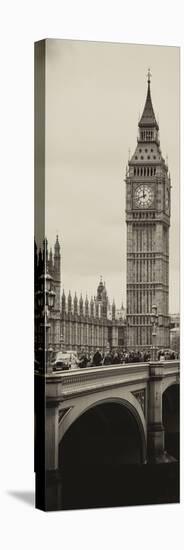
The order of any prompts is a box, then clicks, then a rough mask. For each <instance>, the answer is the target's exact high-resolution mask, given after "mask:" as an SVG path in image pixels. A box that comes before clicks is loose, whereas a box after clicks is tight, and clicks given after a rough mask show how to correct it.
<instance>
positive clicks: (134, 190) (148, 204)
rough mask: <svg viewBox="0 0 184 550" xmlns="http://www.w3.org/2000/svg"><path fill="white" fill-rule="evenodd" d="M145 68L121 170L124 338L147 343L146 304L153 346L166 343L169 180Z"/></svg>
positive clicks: (149, 340) (131, 344)
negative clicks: (141, 99)
mask: <svg viewBox="0 0 184 550" xmlns="http://www.w3.org/2000/svg"><path fill="white" fill-rule="evenodd" d="M150 76H151V75H150V71H148V88H147V97H146V102H145V106H144V110H143V114H142V117H141V118H140V121H139V124H138V138H137V146H136V149H135V152H134V154H133V155H132V157H131V159H130V160H129V162H128V168H127V172H126V179H125V183H126V224H127V325H128V327H127V331H128V334H127V340H128V346H129V347H130V348H135V347H136V346H137V347H139V348H141V347H143V348H146V347H150V346H151V345H152V330H153V329H152V316H151V313H152V307H153V305H154V306H156V308H157V314H158V317H157V322H158V327H157V346H158V347H166V348H167V347H169V227H170V209H171V180H170V175H169V172H168V166H167V164H166V162H165V160H164V158H163V156H162V153H161V148H160V139H159V126H158V123H157V120H156V118H155V113H154V110H153V105H152V99H151V90H150Z"/></svg>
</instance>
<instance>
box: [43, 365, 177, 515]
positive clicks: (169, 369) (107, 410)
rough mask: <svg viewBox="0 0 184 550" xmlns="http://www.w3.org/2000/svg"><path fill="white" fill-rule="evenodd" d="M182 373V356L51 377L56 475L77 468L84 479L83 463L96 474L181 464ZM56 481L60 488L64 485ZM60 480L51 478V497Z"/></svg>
mask: <svg viewBox="0 0 184 550" xmlns="http://www.w3.org/2000/svg"><path fill="white" fill-rule="evenodd" d="M179 372H180V364H179V361H177V360H175V361H163V362H159V361H157V362H150V363H147V362H144V363H136V364H135V363H134V364H124V365H112V366H111V365H110V366H102V367H91V368H86V369H79V368H76V369H73V370H69V371H60V372H52V373H50V374H47V375H46V376H45V382H46V383H45V402H46V410H45V442H44V445H45V471H46V473H47V474H48V479H51V480H53V479H55V480H56V479H58V477H57V476H58V473H59V474H60V473H61V472H65V470H67V472H68V471H69V472H71V473H72V472H75V479H76V477H77V472H79V471H80V472H81V471H82V469H83V467H84V469H85V471H86V468H87V472H92V471H93V468H98V470H99V468H100V467H102V466H103V468H108V467H111V466H112V465H113V467H114V465H115V466H117V468H120V467H121V472H123V469H124V471H125V469H126V466H127V464H128V465H130V467H131V468H132V466H134V465H144V464H146V465H155V464H157V465H158V464H166V463H171V462H176V463H177V462H178V460H179ZM38 376H39V375H38ZM151 467H152V466H151ZM143 470H144V471H145V466H143ZM139 471H140V470H139ZM157 471H158V470H157ZM131 472H133V470H131ZM49 476H50V477H49ZM137 477H138V476H137V474H136V478H137ZM131 478H132V476H131ZM161 480H162V476H161ZM53 483H54V486H55V487H56V486H57V490H58V487H59V483H57V482H56V481H54V482H53ZM53 483H52V481H51V483H50V482H49V488H48V495H51V494H53ZM86 483H88V482H87V480H86ZM169 483H170V482H169ZM165 485H166V490H167V485H168V483H167V482H166V483H165ZM57 498H58V497H57ZM72 498H73V497H72ZM49 499H51V500H52V499H53V497H52V496H51V497H50V496H48V501H49ZM54 502H56V499H55V497H54ZM53 507H56V503H55V504H53ZM59 507H60V508H61V507H62V506H59ZM48 509H49V505H48ZM50 509H52V504H51V505H50Z"/></svg>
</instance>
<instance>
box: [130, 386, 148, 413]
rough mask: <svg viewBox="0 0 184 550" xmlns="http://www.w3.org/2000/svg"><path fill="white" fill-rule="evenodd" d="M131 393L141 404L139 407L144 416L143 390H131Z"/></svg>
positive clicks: (144, 400)
mask: <svg viewBox="0 0 184 550" xmlns="http://www.w3.org/2000/svg"><path fill="white" fill-rule="evenodd" d="M132 394H133V395H134V397H136V399H137V401H138V402H139V405H140V406H141V409H142V411H143V413H144V416H145V412H146V399H145V397H146V396H145V390H136V391H133V392H132Z"/></svg>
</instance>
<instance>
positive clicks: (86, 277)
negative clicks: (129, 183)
mask: <svg viewBox="0 0 184 550" xmlns="http://www.w3.org/2000/svg"><path fill="white" fill-rule="evenodd" d="M46 48H47V49H46V51H47V55H46V236H47V238H48V241H49V245H50V246H53V244H54V242H55V237H56V233H58V235H59V240H60V244H61V255H62V285H63V286H64V288H65V291H66V293H68V291H69V289H70V290H71V293H72V294H73V295H74V292H75V290H76V291H77V293H78V294H80V292H82V293H83V295H84V296H85V294H86V292H87V294H88V296H89V297H91V295H94V294H96V288H97V285H98V282H99V279H100V276H101V275H102V277H103V279H104V280H105V282H106V288H107V292H108V296H109V298H110V301H112V299H113V298H114V299H115V301H116V305H117V307H120V305H121V303H122V301H123V303H124V305H125V306H126V223H125V183H124V178H125V171H126V164H127V162H128V156H129V153H128V150H129V149H130V151H131V154H133V152H134V150H135V147H136V139H137V129H138V119H139V115H141V114H142V111H143V107H144V103H145V99H146V93H147V71H148V67H150V69H151V74H152V79H151V95H152V102H153V108H154V111H155V115H156V118H157V121H158V123H159V128H160V142H161V150H162V154H163V156H164V157H165V158H166V155H168V166H169V170H170V173H171V181H172V195H171V201H172V207H171V228H170V312H178V311H179V48H174V47H163V46H162V47H161V46H137V45H127V44H126V45H123V44H110V43H98V42H96V43H95V42H79V41H67V40H51V39H49V40H48V41H47V47H46Z"/></svg>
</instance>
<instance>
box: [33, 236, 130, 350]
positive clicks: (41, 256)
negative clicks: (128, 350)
mask: <svg viewBox="0 0 184 550" xmlns="http://www.w3.org/2000/svg"><path fill="white" fill-rule="evenodd" d="M44 266H45V267H44ZM44 270H46V272H47V273H48V274H49V276H50V277H52V280H53V289H54V292H55V304H54V307H53V309H52V310H50V315H49V324H50V330H49V340H48V345H49V346H50V347H51V348H52V350H53V351H54V352H57V351H59V350H61V349H62V350H63V351H67V350H73V351H76V352H78V353H80V352H81V351H82V350H84V351H85V353H87V354H89V355H90V354H93V353H94V351H96V349H99V350H100V351H101V352H102V353H104V352H106V351H108V350H110V349H111V350H113V349H123V348H124V347H126V323H125V310H124V308H123V306H122V308H121V310H118V311H117V310H116V305H115V302H114V301H113V304H112V305H110V303H109V299H108V295H107V290H106V287H105V283H104V282H103V281H102V278H101V280H100V282H99V284H98V287H97V292H96V295H95V296H94V297H91V299H90V300H89V299H88V297H87V296H85V298H84V297H83V296H82V295H80V297H79V298H78V297H77V294H76V293H75V295H74V297H73V298H72V296H71V293H70V291H69V294H68V296H66V295H65V292H64V289H63V291H62V294H61V246H60V243H59V238H58V235H57V237H56V242H55V245H54V251H52V249H50V251H48V242H47V239H45V240H44V242H43V249H42V250H41V249H40V250H39V251H37V247H36V245H35V281H39V277H40V276H41V275H42V274H43V273H44ZM37 338H38V342H37V343H36V345H37V347H38V348H39V331H37V334H36V339H37Z"/></svg>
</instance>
